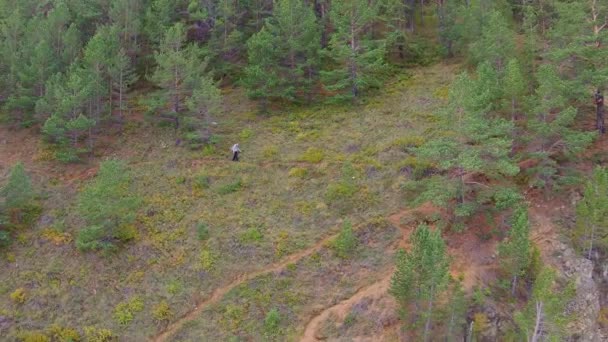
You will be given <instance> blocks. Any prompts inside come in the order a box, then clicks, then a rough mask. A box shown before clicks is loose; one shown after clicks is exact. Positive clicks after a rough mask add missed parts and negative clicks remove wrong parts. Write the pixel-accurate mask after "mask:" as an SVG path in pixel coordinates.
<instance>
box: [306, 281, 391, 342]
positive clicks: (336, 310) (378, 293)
mask: <svg viewBox="0 0 608 342" xmlns="http://www.w3.org/2000/svg"><path fill="white" fill-rule="evenodd" d="M391 275H392V270H391V272H387V274H386V275H384V276H383V277H382V279H381V280H380V281H377V282H375V283H373V284H371V285H369V286H366V287H362V288H360V289H358V290H357V291H356V292H355V294H354V295H353V296H352V297H350V298H348V299H345V300H343V301H341V302H340V303H338V304H336V305H334V306H332V307H329V308H327V309H325V310H323V311H322V312H321V313H320V314H319V315H317V316H315V317H313V318H312V319H311V320H310V321H309V322H308V324H307V325H306V329H305V330H304V335H303V336H302V338H301V339H300V342H315V341H318V340H319V337H318V336H317V331H318V330H319V325H320V324H321V323H323V322H324V321H325V320H327V319H328V318H329V317H330V315H336V316H337V318H338V319H339V320H340V321H342V320H344V318H345V317H346V315H348V313H349V312H350V311H351V309H352V307H353V305H355V304H357V303H359V302H360V301H361V300H363V299H366V298H379V297H382V296H384V295H386V292H387V291H388V288H389V287H390V284H391Z"/></svg>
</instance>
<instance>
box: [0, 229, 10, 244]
mask: <svg viewBox="0 0 608 342" xmlns="http://www.w3.org/2000/svg"><path fill="white" fill-rule="evenodd" d="M10 244H11V235H10V234H9V233H8V232H5V231H4V230H0V247H6V246H8V245H10Z"/></svg>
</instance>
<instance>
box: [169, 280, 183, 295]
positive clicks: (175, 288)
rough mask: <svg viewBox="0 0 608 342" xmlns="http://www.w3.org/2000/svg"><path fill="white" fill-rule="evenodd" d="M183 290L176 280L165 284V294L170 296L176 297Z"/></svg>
mask: <svg viewBox="0 0 608 342" xmlns="http://www.w3.org/2000/svg"><path fill="white" fill-rule="evenodd" d="M183 289H184V285H182V283H181V282H180V281H179V280H178V279H172V280H171V281H169V283H168V284H167V292H168V293H169V294H172V295H176V294H178V293H180V292H182V290H183Z"/></svg>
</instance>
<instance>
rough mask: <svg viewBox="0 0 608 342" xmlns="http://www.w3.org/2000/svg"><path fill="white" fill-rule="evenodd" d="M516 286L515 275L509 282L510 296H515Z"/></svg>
mask: <svg viewBox="0 0 608 342" xmlns="http://www.w3.org/2000/svg"><path fill="white" fill-rule="evenodd" d="M516 285H517V275H515V276H513V280H512V281H511V296H515V286H516Z"/></svg>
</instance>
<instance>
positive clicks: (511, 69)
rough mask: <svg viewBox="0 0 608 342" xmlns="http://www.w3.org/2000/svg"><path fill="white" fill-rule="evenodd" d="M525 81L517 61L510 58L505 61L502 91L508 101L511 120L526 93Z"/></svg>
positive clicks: (513, 119) (513, 118)
mask: <svg viewBox="0 0 608 342" xmlns="http://www.w3.org/2000/svg"><path fill="white" fill-rule="evenodd" d="M526 88H527V85H526V81H525V80H524V76H523V73H522V70H521V68H520V66H519V62H518V61H517V60H516V59H511V60H509V62H508V63H507V67H506V69H505V74H504V79H503V91H504V98H505V100H506V102H508V103H509V105H508V106H509V107H510V111H511V121H513V122H514V121H515V114H516V112H517V109H518V106H519V105H520V103H521V101H522V100H523V97H524V95H525V94H526V90H527V89H526Z"/></svg>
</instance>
